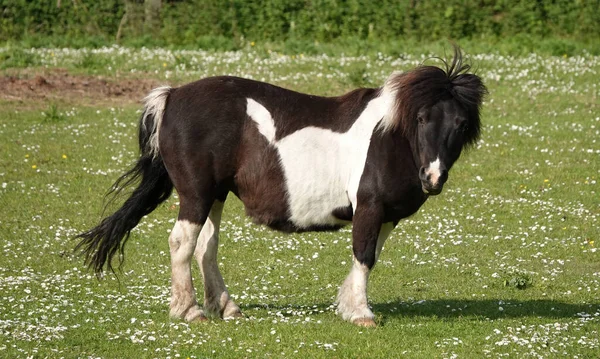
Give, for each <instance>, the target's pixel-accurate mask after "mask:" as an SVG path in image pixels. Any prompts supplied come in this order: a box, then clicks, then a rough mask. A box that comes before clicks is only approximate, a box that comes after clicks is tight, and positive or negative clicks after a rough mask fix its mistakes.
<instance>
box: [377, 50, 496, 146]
mask: <svg viewBox="0 0 600 359" xmlns="http://www.w3.org/2000/svg"><path fill="white" fill-rule="evenodd" d="M435 59H437V60H439V61H441V62H442V65H443V68H441V67H438V66H432V65H420V66H418V67H417V68H415V69H414V70H412V71H409V72H405V73H399V72H394V73H392V75H390V76H389V77H388V79H387V80H386V82H385V84H384V86H383V87H382V89H381V95H382V96H390V95H391V96H393V97H394V101H393V104H392V106H391V107H390V109H389V111H388V113H387V114H386V115H385V116H384V118H383V120H382V122H381V125H380V128H381V129H382V130H383V131H396V130H398V131H401V132H402V133H404V134H405V135H406V136H412V135H413V134H414V131H416V127H417V114H418V112H419V110H420V109H422V108H424V107H432V106H433V105H435V104H436V103H437V102H439V101H441V100H443V99H447V98H453V99H454V100H456V101H458V103H459V104H460V105H461V106H462V107H463V108H464V109H465V110H466V111H467V116H468V121H469V122H468V126H467V130H466V132H465V146H470V145H473V144H474V143H475V142H477V140H478V138H479V134H480V131H481V120H480V109H481V104H482V102H483V98H484V96H485V95H486V94H487V89H486V87H485V85H484V84H483V82H482V81H481V78H479V76H477V75H475V74H473V73H470V72H469V71H470V70H471V65H470V64H468V63H465V62H464V61H463V55H462V52H461V50H460V48H459V47H458V46H454V56H453V58H452V61H450V62H448V61H446V60H444V59H441V58H435Z"/></svg>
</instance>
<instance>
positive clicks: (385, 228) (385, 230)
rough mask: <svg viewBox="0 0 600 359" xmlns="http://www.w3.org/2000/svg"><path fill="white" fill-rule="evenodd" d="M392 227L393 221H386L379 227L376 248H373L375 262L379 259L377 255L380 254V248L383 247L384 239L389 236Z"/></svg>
mask: <svg viewBox="0 0 600 359" xmlns="http://www.w3.org/2000/svg"><path fill="white" fill-rule="evenodd" d="M393 229H394V223H393V222H387V223H384V224H382V225H381V229H380V230H379V235H378V236H377V249H376V250H375V263H377V260H378V259H379V255H380V254H381V250H382V249H383V245H384V244H385V241H386V240H387V238H388V237H389V236H390V233H392V230H393Z"/></svg>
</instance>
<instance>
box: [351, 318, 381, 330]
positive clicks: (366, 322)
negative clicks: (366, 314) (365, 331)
mask: <svg viewBox="0 0 600 359" xmlns="http://www.w3.org/2000/svg"><path fill="white" fill-rule="evenodd" d="M352 324H354V325H358V326H359V327H365V328H375V327H376V326H377V324H376V323H375V321H374V320H373V319H371V318H357V319H354V320H353V321H352Z"/></svg>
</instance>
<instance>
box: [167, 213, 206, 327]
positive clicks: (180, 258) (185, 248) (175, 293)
mask: <svg viewBox="0 0 600 359" xmlns="http://www.w3.org/2000/svg"><path fill="white" fill-rule="evenodd" d="M201 230H202V226H201V225H198V224H194V223H191V222H190V221H187V220H178V221H177V222H175V226H174V227H173V230H172V231H171V235H170V236H169V248H170V251H171V317H174V318H181V319H185V320H187V321H192V320H194V319H196V318H198V317H200V316H203V315H204V313H203V312H202V310H201V309H200V307H199V306H198V304H197V302H196V291H195V290H194V285H193V283H192V268H191V259H192V255H193V254H194V250H195V248H196V242H197V240H198V235H199V234H200V231H201Z"/></svg>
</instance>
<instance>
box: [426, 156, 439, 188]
mask: <svg viewBox="0 0 600 359" xmlns="http://www.w3.org/2000/svg"><path fill="white" fill-rule="evenodd" d="M440 164H441V163H440V158H439V157H437V158H436V159H435V161H433V162H431V163H429V166H427V169H426V170H425V174H426V175H427V176H429V182H431V185H432V186H435V185H437V182H438V180H439V179H440V176H441V175H442V173H441V171H440Z"/></svg>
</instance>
